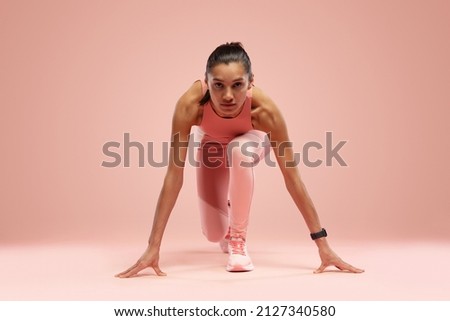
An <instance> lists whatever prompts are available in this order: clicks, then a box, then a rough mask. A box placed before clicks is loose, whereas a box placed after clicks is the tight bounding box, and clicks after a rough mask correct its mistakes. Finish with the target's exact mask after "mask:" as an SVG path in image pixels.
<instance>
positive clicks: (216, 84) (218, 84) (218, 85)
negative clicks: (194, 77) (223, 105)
mask: <svg viewBox="0 0 450 321" xmlns="http://www.w3.org/2000/svg"><path fill="white" fill-rule="evenodd" d="M214 87H215V88H222V87H223V85H222V84H221V83H218V82H216V83H215V84H214Z"/></svg>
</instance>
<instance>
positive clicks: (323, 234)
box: [310, 228, 328, 240]
mask: <svg viewBox="0 0 450 321" xmlns="http://www.w3.org/2000/svg"><path fill="white" fill-rule="evenodd" d="M310 235H311V239H312V240H317V239H320V238H321V237H326V236H328V234H327V231H326V230H325V229H324V228H323V229H322V230H321V231H320V232H317V233H311V234H310Z"/></svg>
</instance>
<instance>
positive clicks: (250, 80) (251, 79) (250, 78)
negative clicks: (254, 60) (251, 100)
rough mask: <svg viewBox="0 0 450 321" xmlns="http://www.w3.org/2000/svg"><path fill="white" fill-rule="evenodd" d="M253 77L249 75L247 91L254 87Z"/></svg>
mask: <svg viewBox="0 0 450 321" xmlns="http://www.w3.org/2000/svg"><path fill="white" fill-rule="evenodd" d="M254 77H255V75H254V74H253V73H252V74H251V75H250V77H249V78H248V89H250V88H252V87H253V86H255V84H254V83H253V82H254Z"/></svg>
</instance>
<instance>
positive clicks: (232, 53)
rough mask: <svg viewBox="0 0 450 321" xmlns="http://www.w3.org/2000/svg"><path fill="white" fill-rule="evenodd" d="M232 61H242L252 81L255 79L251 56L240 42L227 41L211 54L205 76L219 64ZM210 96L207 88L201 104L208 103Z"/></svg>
mask: <svg viewBox="0 0 450 321" xmlns="http://www.w3.org/2000/svg"><path fill="white" fill-rule="evenodd" d="M232 62H240V63H241V64H242V65H243V66H244V69H245V72H246V73H247V74H248V75H249V79H250V81H252V80H253V73H252V63H251V62H250V57H249V56H248V54H247V52H246V51H245V50H244V47H243V46H242V44H241V43H240V42H227V43H226V44H223V45H220V46H219V47H217V48H216V49H215V50H214V51H213V52H212V53H211V55H209V58H208V62H207V63H206V71H205V78H206V77H207V75H208V73H209V72H211V69H213V68H214V67H215V66H217V65H219V64H226V65H228V64H230V63H232ZM210 98H211V96H210V94H209V90H207V91H206V93H205V95H204V96H203V98H202V99H201V100H200V105H204V104H206V103H207V102H208V101H209V99H210Z"/></svg>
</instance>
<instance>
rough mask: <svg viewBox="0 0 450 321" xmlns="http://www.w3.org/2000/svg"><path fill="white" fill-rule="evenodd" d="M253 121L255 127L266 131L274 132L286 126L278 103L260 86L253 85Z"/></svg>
mask: <svg viewBox="0 0 450 321" xmlns="http://www.w3.org/2000/svg"><path fill="white" fill-rule="evenodd" d="M252 122H253V127H254V128H255V129H259V130H262V131H265V132H273V131H275V130H277V129H279V128H280V127H284V126H285V122H284V119H283V115H282V114H281V111H280V109H279V108H278V106H277V105H276V103H275V102H274V101H273V100H272V98H270V97H269V96H268V95H267V94H266V93H265V92H264V91H263V90H262V89H260V88H258V87H253V90H252Z"/></svg>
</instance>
